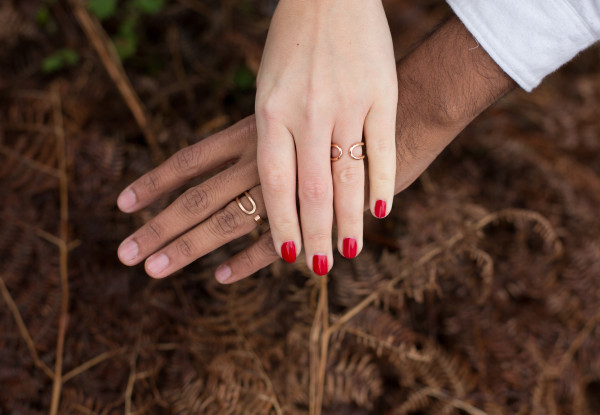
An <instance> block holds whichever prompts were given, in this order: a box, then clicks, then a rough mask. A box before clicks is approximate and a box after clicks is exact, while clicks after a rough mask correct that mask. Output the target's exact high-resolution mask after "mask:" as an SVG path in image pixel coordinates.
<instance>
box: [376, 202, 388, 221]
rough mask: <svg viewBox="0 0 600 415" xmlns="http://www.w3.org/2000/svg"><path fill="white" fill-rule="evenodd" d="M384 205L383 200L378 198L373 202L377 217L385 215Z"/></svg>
mask: <svg viewBox="0 0 600 415" xmlns="http://www.w3.org/2000/svg"><path fill="white" fill-rule="evenodd" d="M385 207H386V203H385V200H378V201H377V202H375V216H376V217H378V218H379V219H381V218H383V217H384V216H385Z"/></svg>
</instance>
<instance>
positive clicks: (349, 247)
mask: <svg viewBox="0 0 600 415" xmlns="http://www.w3.org/2000/svg"><path fill="white" fill-rule="evenodd" d="M356 249H357V246H356V239H354V238H345V239H344V257H346V258H348V259H351V258H354V257H355V256H356Z"/></svg>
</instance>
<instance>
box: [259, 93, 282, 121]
mask: <svg viewBox="0 0 600 415" xmlns="http://www.w3.org/2000/svg"><path fill="white" fill-rule="evenodd" d="M281 108H282V105H281V104H280V102H279V99H278V98H277V97H275V96H273V95H269V96H268V97H260V98H258V97H257V100H256V114H258V115H259V116H260V117H262V118H264V119H265V120H277V119H279V118H280V116H281Z"/></svg>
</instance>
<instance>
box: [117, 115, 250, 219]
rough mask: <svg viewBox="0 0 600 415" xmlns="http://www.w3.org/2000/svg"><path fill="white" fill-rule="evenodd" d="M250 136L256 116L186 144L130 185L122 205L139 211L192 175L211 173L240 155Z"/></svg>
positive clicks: (122, 198) (121, 198) (120, 197)
mask: <svg viewBox="0 0 600 415" xmlns="http://www.w3.org/2000/svg"><path fill="white" fill-rule="evenodd" d="M248 137H256V127H255V123H254V119H253V117H248V118H246V119H244V120H242V121H240V122H238V123H236V124H234V125H233V126H231V127H229V128H227V129H225V130H223V131H221V132H219V133H217V134H214V135H212V136H210V137H208V138H205V139H203V140H202V141H200V142H199V143H196V144H193V145H191V146H188V147H185V148H183V149H181V150H179V151H178V152H177V153H175V154H173V155H172V156H171V157H169V159H167V160H166V161H165V162H163V163H162V164H161V165H159V166H158V167H156V168H155V169H153V170H151V171H149V172H148V173H146V174H144V175H143V176H141V177H140V178H139V179H137V180H135V181H134V182H133V183H132V184H130V185H129V186H127V187H126V188H125V189H124V190H123V191H122V192H121V194H119V197H118V198H117V205H118V206H119V209H121V211H123V212H125V213H131V212H135V211H137V210H139V209H142V208H144V207H146V206H148V205H149V204H150V203H152V202H154V201H155V200H157V199H159V198H160V197H162V196H163V195H165V194H166V193H168V192H171V191H173V190H175V189H177V188H179V187H180V186H182V185H183V184H185V183H186V182H188V181H189V180H190V179H192V178H194V177H197V176H199V175H202V174H205V173H209V172H210V171H212V170H215V169H216V168H218V167H219V166H222V165H223V164H226V163H227V162H229V161H233V160H235V159H236V158H238V157H239V156H240V154H241V152H242V150H241V149H242V147H243V143H245V142H246V143H247V142H248Z"/></svg>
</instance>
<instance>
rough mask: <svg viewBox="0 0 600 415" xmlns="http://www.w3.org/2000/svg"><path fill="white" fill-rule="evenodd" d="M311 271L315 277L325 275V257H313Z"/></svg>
mask: <svg viewBox="0 0 600 415" xmlns="http://www.w3.org/2000/svg"><path fill="white" fill-rule="evenodd" d="M313 271H314V272H315V274H317V275H325V274H327V255H319V254H317V255H315V256H313Z"/></svg>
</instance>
